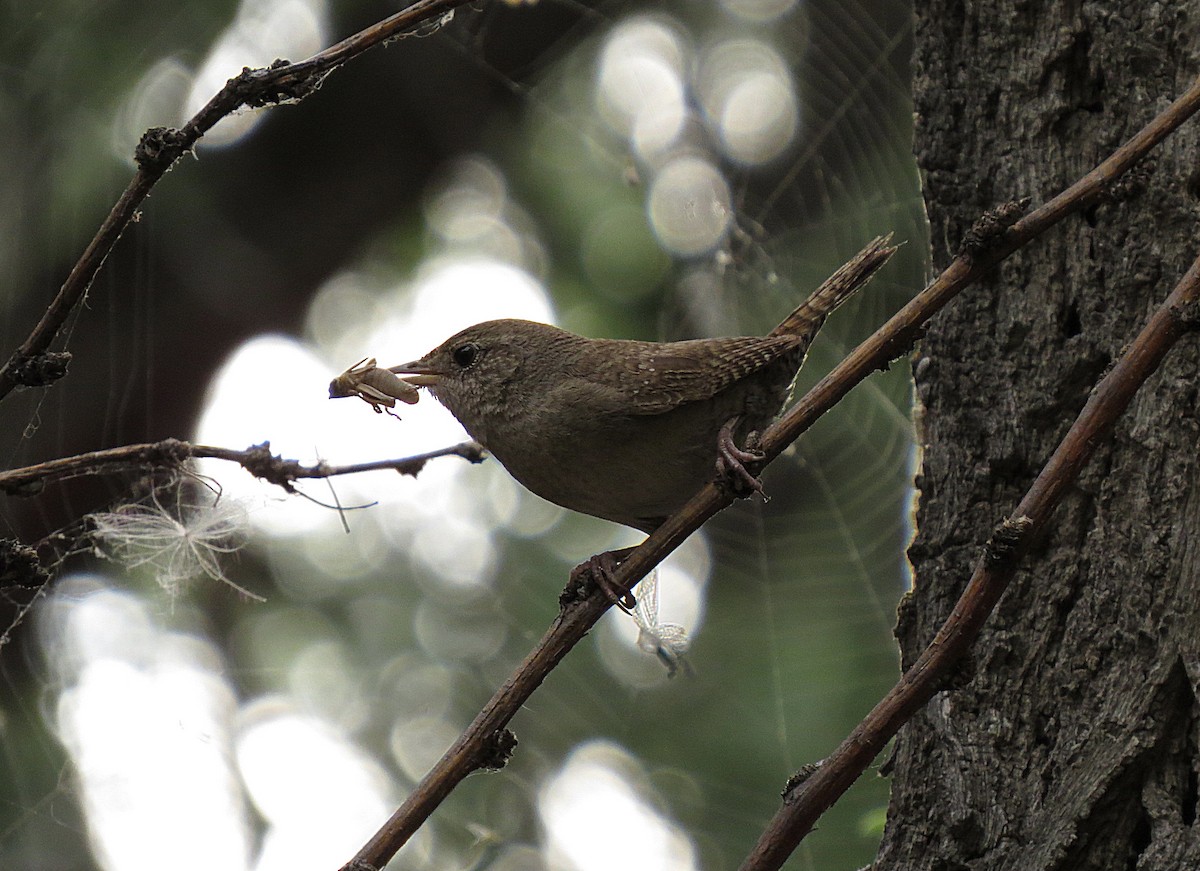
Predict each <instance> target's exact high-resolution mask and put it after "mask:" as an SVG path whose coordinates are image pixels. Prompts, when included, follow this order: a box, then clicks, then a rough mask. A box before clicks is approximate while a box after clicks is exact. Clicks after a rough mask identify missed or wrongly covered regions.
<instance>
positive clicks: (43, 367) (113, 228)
mask: <svg viewBox="0 0 1200 871" xmlns="http://www.w3.org/2000/svg"><path fill="white" fill-rule="evenodd" d="M466 2H467V0H417V2H416V3H413V4H412V5H411V6H409V7H408V8H407V9H404V10H402V11H400V12H397V13H396V14H395V15H391V16H389V17H388V18H385V19H384V20H382V21H379V22H377V23H375V24H373V25H371V26H370V27H367V28H365V29H363V30H361V31H359V32H358V33H356V34H354V35H353V36H351V37H348V38H347V39H344V40H342V41H341V42H339V43H338V44H337V45H334V46H331V47H329V48H327V49H325V50H324V51H321V52H319V53H317V54H315V55H313V56H312V57H310V58H309V59H308V60H303V61H299V62H298V63H288V62H287V61H282V60H277V61H275V63H273V64H271V66H269V67H266V68H264V69H250V68H249V67H247V68H245V69H243V70H242V72H241V73H240V74H238V75H237V76H234V77H233V78H232V79H230V80H229V81H228V82H226V83H225V87H223V88H222V89H221V90H220V91H219V92H218V93H217V94H216V96H214V97H213V98H212V99H211V100H209V101H208V103H207V104H206V105H205V106H204V108H202V109H201V110H200V111H199V112H197V113H196V114H195V115H194V116H193V117H192V118H191V120H189V121H188V122H187V123H186V124H184V125H183V127H181V128H179V129H175V128H167V127H154V128H151V129H150V130H147V131H146V133H145V134H144V135H143V136H142V141H141V142H140V143H139V144H138V147H137V150H136V151H135V153H134V156H135V158H136V160H137V164H138V168H137V172H136V173H134V176H133V178H132V179H131V180H130V182H129V185H128V186H127V187H126V188H125V191H124V192H123V193H122V194H121V197H120V199H118V200H117V203H116V205H114V206H113V207H112V210H111V211H110V212H109V213H108V217H106V218H105V219H104V222H103V223H102V224H101V225H100V229H98V230H97V231H96V235H95V236H94V237H92V241H91V242H90V243H88V246H87V248H86V249H84V252H83V254H82V255H80V257H79V260H78V261H76V263H75V265H74V267H72V269H71V272H70V274H69V275H68V276H67V280H66V281H65V282H64V283H63V286H62V287H61V288H60V289H59V291H58V294H57V296H55V297H54V300H53V301H52V302H51V303H50V306H49V307H48V308H47V309H46V312H45V314H43V315H42V319H41V320H40V321H39V322H38V324H37V326H36V327H34V329H33V332H31V333H30V334H29V337H28V338H27V339H26V340H25V341H24V342H22V343H21V346H20V347H19V348H17V350H16V351H14V352H13V355H12V357H10V358H9V359H8V361H7V362H5V364H4V365H3V366H0V400H3V399H4V397H5V396H7V395H8V394H9V393H11V392H12V391H13V389H14V388H16V387H18V386H27V387H41V386H45V385H47V384H50V383H51V382H53V381H55V380H57V379H58V378H61V377H62V376H63V375H65V374H66V371H67V369H66V364H67V361H68V359H69V356H68V355H66V354H62V353H59V354H51V353H49V348H50V345H51V343H52V342H53V341H54V338H55V337H56V336H57V335H58V332H59V330H60V329H62V326H63V324H65V323H66V321H67V318H68V317H69V316H70V314H71V312H72V311H73V310H74V309H75V307H76V306H78V305H79V303H80V301H81V300H82V299H83V297H84V295H85V294H86V293H87V291H88V288H89V287H91V285H92V281H93V280H95V278H96V274H97V273H98V272H99V271H100V267H101V266H103V265H104V261H105V259H106V258H107V257H108V255H109V253H110V252H111V251H112V250H113V248H114V247H115V246H116V244H117V240H118V239H120V238H121V234H122V233H123V232H125V228H126V227H127V226H129V223H130V222H131V221H132V220H134V217H135V216H136V214H137V209H138V207H139V206H140V205H141V204H142V202H143V201H144V200H145V199H146V197H147V196H149V194H150V190H151V189H152V188H153V187H154V185H155V184H157V183H158V180H159V179H160V178H162V177H163V175H165V174H166V172H167V170H169V169H170V168H171V167H172V166H174V165H175V163H176V161H178V160H179V158H181V157H182V156H183V155H184V154H186V153H188V152H189V151H191V150H192V149H193V148H194V147H195V145H196V143H197V141H199V139H200V137H202V136H203V135H204V134H205V133H207V132H208V131H209V130H210V129H212V127H213V125H214V124H216V123H217V122H218V121H220V120H221V119H222V118H224V117H225V116H226V115H229V114H230V113H232V112H234V111H236V110H237V109H239V108H240V107H242V106H251V107H262V106H270V105H275V104H278V103H283V102H296V101H298V100H301V99H303V98H304V97H306V96H308V95H309V94H310V93H312V92H313V91H315V90H316V89H317V88H318V87H320V84H321V81H322V80H323V79H324V77H325V76H327V75H328V74H329V73H331V72H332V71H333V70H335V69H336V68H338V67H339V66H341V65H342V64H344V63H346V62H347V61H349V60H352V59H353V58H355V57H357V56H358V55H360V54H362V53H363V52H365V51H367V50H368V49H370V48H373V47H374V46H376V45H379V44H380V43H383V42H386V41H387V40H389V39H395V38H396V37H399V36H403V35H405V34H408V33H412V32H413V30H414V29H415V28H416V27H417V26H418V25H421V24H423V23H425V22H428V21H430V20H431V19H435V18H439V17H441V16H445V15H448V14H449V13H451V12H453V10H454V9H456V8H457V7H459V6H462V5H464V4H465V3H466Z"/></svg>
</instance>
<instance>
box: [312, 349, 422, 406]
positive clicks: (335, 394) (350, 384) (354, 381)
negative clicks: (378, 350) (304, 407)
mask: <svg viewBox="0 0 1200 871" xmlns="http://www.w3.org/2000/svg"><path fill="white" fill-rule="evenodd" d="M347 396H357V397H358V398H359V399H361V400H362V401H363V402H366V403H367V404H368V405H370V406H371V407H372V408H373V409H375V412H376V414H382V413H383V411H384V408H388V409H392V408H395V407H396V400H397V399H398V400H400V401H401V402H404V403H407V404H408V405H412V404H413V403H414V402H416V401H417V400H418V399H420V398H421V395H420V394H419V393H418V392H417V388H416V386H415V385H414V384H413V383H410V382H408V381H405V380H404V379H403V378H400V377H398V376H397V375H396V374H395V373H394V372H392V371H390V370H388V369H381V368H379V367H378V366H377V365H375V358H374V357H368V358H364V359H362V360H359V361H358V362H357V363H355V364H354V365H353V366H351V367H350V368H349V369H347V370H346V371H345V372H343V373H342V374H341V375H339V376H338V377H337V378H334V379H333V380H332V381H330V382H329V398H330V399H342V398H345V397H347ZM388 414H390V415H392V416H393V417H397V418H398V417H399V415H397V414H396V413H395V412H393V411H388Z"/></svg>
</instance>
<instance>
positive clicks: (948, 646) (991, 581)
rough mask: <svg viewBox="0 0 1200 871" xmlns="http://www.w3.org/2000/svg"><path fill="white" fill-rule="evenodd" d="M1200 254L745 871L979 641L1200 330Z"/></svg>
mask: <svg viewBox="0 0 1200 871" xmlns="http://www.w3.org/2000/svg"><path fill="white" fill-rule="evenodd" d="M1198 305H1200V258H1197V259H1196V261H1195V262H1194V263H1193V264H1192V267H1191V269H1189V270H1188V272H1187V274H1186V275H1185V276H1184V277H1183V279H1182V280H1181V281H1180V282H1179V284H1178V285H1176V287H1175V289H1174V290H1173V291H1172V292H1171V294H1170V296H1168V297H1167V299H1166V301H1165V302H1164V303H1163V304H1162V306H1161V307H1160V308H1159V309H1158V311H1156V312H1155V313H1154V315H1153V316H1152V317H1151V318H1150V320H1149V322H1148V323H1147V324H1146V326H1145V327H1144V328H1143V329H1142V331H1141V333H1139V334H1138V337H1137V338H1136V339H1134V340H1133V342H1132V344H1130V345H1129V347H1128V348H1127V349H1126V350H1125V353H1123V354H1122V355H1121V357H1120V359H1119V360H1118V361H1117V363H1116V364H1115V365H1114V366H1113V368H1112V369H1111V370H1110V371H1109V373H1108V374H1107V375H1106V376H1105V377H1104V378H1103V379H1102V380H1101V381H1100V383H1099V384H1097V385H1096V387H1095V389H1094V390H1093V391H1092V395H1091V396H1090V397H1089V398H1088V401H1087V404H1086V405H1084V407H1083V411H1081V412H1080V413H1079V417H1078V418H1076V420H1075V423H1074V424H1073V425H1072V427H1071V429H1070V430H1069V431H1068V432H1067V434H1066V436H1065V437H1064V438H1063V440H1062V442H1060V443H1059V446H1058V448H1057V449H1056V450H1055V451H1054V454H1053V455H1052V456H1051V457H1050V459H1049V460H1048V461H1047V463H1046V465H1045V466H1044V467H1043V468H1042V471H1041V474H1039V475H1038V477H1037V480H1035V481H1034V482H1033V485H1032V486H1031V487H1030V488H1029V491H1028V492H1027V493H1026V494H1025V497H1024V498H1023V499H1022V500H1021V502H1020V504H1019V505H1017V507H1016V509H1015V510H1014V511H1013V513H1012V516H1011V517H1010V518H1009V519H1007V520H1005V521H1004V522H1003V523H1002V524H1000V526H999V527H998V528H997V529H996V531H995V532H994V533H993V534H992V537H991V539H990V540H989V541H988V542H987V544H986V545H985V546H984V549H983V555H982V556H981V558H980V560H979V564H978V565H977V566H976V568H975V571H974V573H973V574H972V576H971V579H970V581H969V582H968V583H967V586H966V589H965V590H963V593H962V596H961V597H960V598H959V600H958V602H957V603H956V604H955V606H954V611H953V612H952V613H951V614H950V616H949V618H947V620H946V622H945V623H944V624H943V625H942V628H941V629H939V630H938V633H937V635H936V636H935V637H934V639H933V641H931V642H930V643H929V646H928V647H927V648H925V650H924V652H923V653H922V654H921V655H920V656H919V657H918V658H917V660H916V662H914V663H913V665H912V668H910V669H909V670H908V671H906V672H905V673H904V674H903V675H902V676H901V678H900V680H899V682H898V683H897V684H896V685H895V686H894V687H893V688H892V689H891V691H889V692H888V694H887V695H886V696H884V697H883V699H882V700H880V702H879V703H878V704H877V705H876V706H875V707H874V709H873V710H872V711H871V712H870V713H869V714H867V716H866V717H865V718H863V720H862V722H861V723H859V724H858V726H856V727H855V728H854V731H852V732H851V733H850V734H849V735H848V736H847V737H846V739H845V740H844V741H842V743H841V744H840V745H839V746H838V748H837V749H836V750H834V751H833V753H832V754H830V756H829V757H828V758H826V759H825V760H824V761H823V762H822V763H821V764H820V766H819V767H817V768H816V770H815V771H813V772H811V773H809V774H808V776H807V777H805V778H803V779H800V778H797V779H796V780H795V782H792V783H789V785H788V788H787V790H786V792H785V795H784V804H783V807H782V808H780V809H779V811H778V813H776V815H775V817H774V818H773V819H772V820H771V822H770V823H769V824H768V825H767V828H766V829H765V830H764V832H763V834H762V836H761V838H760V839H759V842H758V844H757V845H756V847H755V849H754V850H753V851H752V852H751V853H750V855H749V856H748V857H747V858H746V861H745V862H744V863H743V864H742V866H741V871H772V869H776V868H779V867H780V866H782V865H783V863H784V862H785V861H786V860H787V858H788V856H790V855H791V853H792V851H793V850H794V849H795V848H796V846H797V845H798V844H799V843H800V841H801V840H802V839H803V838H804V836H805V835H806V834H808V832H809V831H811V830H812V828H813V825H814V824H815V823H816V821H817V819H818V818H819V817H820V816H821V814H822V813H824V812H825V811H826V810H827V809H828V808H829V807H831V806H832V805H833V803H834V802H835V801H837V799H838V798H840V797H841V795H842V793H844V792H845V791H846V790H847V789H849V788H850V785H851V784H852V783H853V782H854V781H855V780H857V779H858V777H859V775H860V774H862V772H863V771H865V770H866V768H867V766H868V765H870V764H871V761H872V760H873V759H874V758H875V757H876V756H877V755H878V754H879V752H880V751H881V750H882V749H883V747H884V745H885V744H886V743H887V742H888V741H890V740H891V739H892V737H893V736H894V735H895V734H896V732H898V731H899V730H900V727H901V726H903V725H904V724H905V723H907V722H908V721H909V719H911V718H912V716H913V714H915V713H916V712H917V710H918V709H920V708H921V707H922V706H923V705H924V704H925V703H926V702H927V701H929V700H930V699H931V698H932V697H933V695H934V693H936V692H937V691H938V690H940V689H942V688H943V687H944V683H945V680H946V678H947V677H948V676H949V674H950V672H951V670H952V669H953V668H954V666H955V665H957V663H958V662H959V660H960V659H961V658H962V657H963V655H964V654H965V653H966V652H967V650H968V649H969V648H970V646H971V644H972V643H974V641H975V639H976V638H977V637H978V636H979V632H980V630H981V629H982V628H983V624H984V622H985V621H986V620H987V618H988V615H990V614H991V612H992V609H993V608H994V607H995V606H996V603H997V602H998V601H999V600H1000V596H1001V595H1002V594H1003V593H1004V590H1005V589H1006V588H1007V587H1008V583H1009V581H1011V580H1012V577H1013V575H1015V574H1016V572H1017V567H1018V565H1019V564H1020V561H1021V558H1022V557H1023V556H1024V555H1025V554H1026V552H1027V551H1028V549H1029V545H1030V542H1031V541H1033V539H1034V538H1035V537H1037V536H1038V534H1039V533H1040V532H1042V530H1043V529H1044V527H1045V526H1046V524H1047V522H1048V520H1049V518H1050V514H1051V513H1052V512H1053V511H1054V509H1055V508H1056V507H1057V506H1058V503H1059V502H1060V501H1061V500H1062V497H1063V494H1064V493H1065V492H1066V490H1067V488H1068V487H1070V486H1071V484H1072V483H1074V481H1075V479H1076V478H1077V477H1078V476H1079V471H1080V470H1081V469H1082V468H1083V467H1084V465H1086V464H1087V462H1088V460H1090V459H1091V457H1092V454H1093V453H1095V449H1096V447H1097V445H1099V444H1100V443H1101V441H1102V440H1103V438H1104V436H1105V435H1107V433H1108V431H1109V430H1110V429H1111V428H1112V426H1113V423H1114V422H1115V421H1116V419H1117V418H1118V417H1120V415H1121V414H1122V413H1123V412H1124V411H1125V409H1126V407H1127V406H1128V405H1129V402H1130V400H1131V399H1133V396H1134V394H1135V393H1136V392H1137V391H1138V389H1139V388H1140V387H1141V386H1142V385H1143V384H1144V383H1145V382H1146V379H1147V378H1149V377H1150V376H1151V375H1152V374H1153V373H1154V372H1155V370H1156V369H1158V366H1159V364H1160V363H1161V362H1162V360H1163V358H1164V357H1166V355H1167V352H1168V351H1170V350H1171V348H1172V347H1174V345H1175V343H1176V342H1177V341H1179V339H1180V338H1181V337H1182V336H1183V335H1184V334H1185V333H1187V332H1189V331H1190V330H1193V329H1195V327H1196V320H1195V312H1196V309H1197V306H1198Z"/></svg>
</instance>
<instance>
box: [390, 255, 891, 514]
mask: <svg viewBox="0 0 1200 871" xmlns="http://www.w3.org/2000/svg"><path fill="white" fill-rule="evenodd" d="M889 253H890V251H889ZM885 259H886V258H885ZM860 283H861V282H860ZM827 284H829V283H827ZM858 286H859V285H858V284H850V285H849V286H848V287H847V286H837V285H836V284H835V285H834V286H833V287H827V286H823V287H822V288H821V289H819V290H818V291H817V292H815V293H814V294H813V295H812V296H810V297H809V298H808V299H807V300H806V301H805V302H804V303H803V304H802V305H801V306H800V307H799V308H797V309H796V310H795V311H794V312H792V313H791V314H790V315H788V316H787V317H786V318H785V319H784V321H783V322H782V323H781V324H780V325H779V326H777V327H776V328H775V329H774V330H772V331H771V332H770V333H769V334H768V335H766V336H755V337H741V338H723V339H694V340H690V341H682V342H640V341H631V340H623V339H587V338H584V337H582V336H577V335H575V334H574V333H569V332H567V331H565V330H560V329H558V328H557V327H552V326H549V325H547V324H539V323H533V322H531V321H522V320H497V321H487V322H485V323H481V324H476V325H475V326H473V327H468V328H467V329H465V330H463V331H462V332H460V333H458V334H456V335H454V336H452V337H451V338H449V339H447V340H446V341H445V342H443V343H442V344H441V345H439V346H438V347H437V348H435V349H434V350H432V351H430V352H429V353H428V354H427V355H425V356H424V357H422V358H421V359H420V360H415V361H413V362H411V363H406V364H404V365H403V366H393V367H389V368H390V370H391V371H392V372H394V373H396V374H399V375H404V376H405V380H406V381H408V382H409V383H411V384H416V385H419V386H423V387H428V388H429V390H430V392H431V393H433V395H434V396H435V397H437V399H438V401H439V402H441V403H442V405H444V406H446V408H447V409H449V410H450V412H451V413H452V414H453V415H454V416H455V417H456V418H458V420H459V422H460V423H462V425H463V426H464V427H465V428H466V430H467V432H469V433H470V434H471V436H472V438H474V439H475V440H476V441H478V442H479V443H480V444H482V445H483V446H484V447H485V448H487V449H488V450H489V451H490V452H491V453H492V454H493V455H495V457H496V459H498V460H499V461H500V462H501V463H502V464H503V465H504V468H506V469H507V470H508V471H509V472H510V473H511V474H512V476H513V477H514V478H516V479H517V480H518V481H520V482H521V483H522V484H524V485H525V486H526V487H528V488H529V489H530V490H532V491H533V492H534V493H536V494H538V495H539V496H541V497H543V498H544V499H548V500H550V501H551V502H554V503H555V504H557V505H561V506H563V507H564V508H570V509H572V510H574V511H580V512H583V513H584V514H591V515H594V516H596V517H602V518H604V519H606V520H613V521H616V522H617V523H622V524H625V525H626V526H632V527H634V528H635V529H640V530H642V531H643V532H652V531H653V530H654V529H655V528H656V527H658V526H659V525H660V524H662V522H663V521H664V520H666V518H667V517H668V516H669V515H670V514H672V513H673V512H674V511H676V510H677V509H678V508H679V507H680V506H682V505H683V504H684V502H686V501H687V500H688V499H689V498H691V497H692V496H693V495H695V493H696V491H697V490H699V489H700V487H701V486H703V485H704V484H705V483H706V482H707V481H710V480H712V479H713V477H714V475H715V474H716V472H718V471H723V472H724V473H725V475H726V476H731V477H732V478H733V483H734V484H735V485H736V484H738V483H739V482H740V483H741V484H742V485H743V489H744V485H747V484H748V485H749V486H750V487H753V488H754V489H760V486H759V485H758V482H757V479H755V478H754V477H753V476H752V475H750V474H749V473H748V472H747V471H746V470H745V468H744V466H743V465H742V464H743V463H744V462H750V461H753V460H756V459H761V455H759V454H757V453H756V452H754V451H752V450H751V451H747V450H743V449H741V448H739V447H738V445H746V444H747V443H748V442H752V440H753V435H754V434H755V433H757V432H758V431H760V430H762V429H763V428H764V427H766V426H767V425H768V424H769V423H771V421H772V420H773V419H774V418H775V416H776V415H777V414H778V413H779V411H780V409H781V408H782V406H783V403H784V402H785V401H786V399H787V397H788V395H789V393H790V391H791V385H792V382H793V381H794V380H795V377H796V372H797V371H798V370H799V368H800V364H801V363H803V362H804V357H805V354H806V353H807V352H808V348H809V345H810V344H811V343H812V340H813V337H814V336H816V334H817V330H819V329H820V327H821V325H822V324H823V323H824V321H825V318H826V317H827V316H828V315H829V313H830V312H832V311H833V310H834V309H835V308H836V307H837V306H838V305H840V304H841V303H842V302H843V301H845V299H847V298H848V297H849V296H850V295H851V294H852V293H853V292H854V290H855V289H856V288H857V287H858ZM746 492H747V493H748V491H746Z"/></svg>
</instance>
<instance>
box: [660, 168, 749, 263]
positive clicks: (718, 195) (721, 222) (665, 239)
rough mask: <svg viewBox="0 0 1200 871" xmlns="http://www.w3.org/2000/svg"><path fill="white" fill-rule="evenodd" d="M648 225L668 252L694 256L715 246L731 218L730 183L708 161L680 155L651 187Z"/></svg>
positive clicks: (723, 234)
mask: <svg viewBox="0 0 1200 871" xmlns="http://www.w3.org/2000/svg"><path fill="white" fill-rule="evenodd" d="M648 211H649V215H650V225H651V226H652V227H653V228H654V232H655V234H656V235H657V236H658V239H659V241H660V242H661V243H662V245H663V247H665V248H666V249H667V250H668V251H670V252H672V253H675V254H679V255H683V256H695V255H698V254H704V253H707V252H709V251H711V250H712V249H714V248H715V247H716V246H717V245H718V244H719V243H720V242H721V240H722V239H724V238H725V234H726V232H727V231H728V229H729V225H730V221H731V220H732V212H731V203H730V194H729V185H728V184H727V183H726V181H725V177H724V176H723V175H721V173H720V172H719V171H718V170H717V168H716V167H715V166H713V165H712V164H711V163H710V162H709V161H707V160H704V159H703V158H699V157H680V158H677V159H675V160H673V161H671V162H670V163H669V164H667V165H666V166H665V167H663V169H662V171H661V172H659V174H658V176H657V177H656V178H655V179H654V185H653V186H652V187H651V188H650V200H649V205H648Z"/></svg>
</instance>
